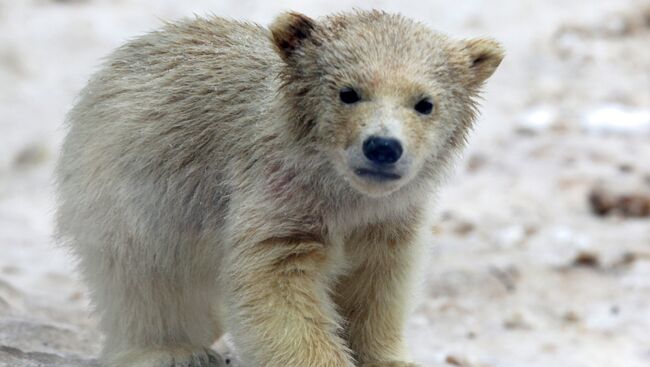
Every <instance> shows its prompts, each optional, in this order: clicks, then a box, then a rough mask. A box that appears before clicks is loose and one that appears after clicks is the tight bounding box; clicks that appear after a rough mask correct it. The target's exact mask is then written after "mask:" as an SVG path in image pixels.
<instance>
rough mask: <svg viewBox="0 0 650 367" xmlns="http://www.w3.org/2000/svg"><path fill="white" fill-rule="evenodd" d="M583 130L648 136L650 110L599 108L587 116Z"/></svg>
mask: <svg viewBox="0 0 650 367" xmlns="http://www.w3.org/2000/svg"><path fill="white" fill-rule="evenodd" d="M648 88H650V86H648ZM583 128H584V129H585V130H587V131H588V132H592V133H602V134H606V133H614V134H616V133H618V134H648V133H650V109H647V110H644V109H631V108H627V107H625V106H621V105H608V106H602V107H598V108H596V109H594V110H593V111H591V112H589V113H588V114H587V116H586V118H585V120H584V122H583Z"/></svg>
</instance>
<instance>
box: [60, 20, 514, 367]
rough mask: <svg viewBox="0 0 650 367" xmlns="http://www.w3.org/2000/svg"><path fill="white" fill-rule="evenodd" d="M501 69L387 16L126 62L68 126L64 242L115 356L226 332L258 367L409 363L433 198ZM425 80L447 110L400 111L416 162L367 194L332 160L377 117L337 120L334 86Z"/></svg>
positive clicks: (227, 24) (172, 30)
mask: <svg viewBox="0 0 650 367" xmlns="http://www.w3.org/2000/svg"><path fill="white" fill-rule="evenodd" d="M397 55H401V57H397ZM501 58H502V51H501V50H500V48H499V46H498V44H496V43H495V42H494V41H490V40H479V41H471V42H467V41H455V40H451V39H449V38H447V37H446V36H443V35H440V34H438V33H434V32H432V31H430V30H428V29H427V28H426V27H424V26H422V25H420V24H418V23H415V22H413V21H410V20H408V19H406V18H403V17H401V16H398V15H389V14H385V13H382V12H355V13H345V14H337V15H333V16H330V17H326V18H323V19H319V20H312V19H310V18H307V17H305V16H303V15H300V14H296V13H287V14H283V15H281V16H280V17H279V18H278V19H277V20H276V21H275V22H274V23H273V24H272V25H271V27H270V30H267V29H266V28H263V27H261V26H258V25H255V24H250V23H242V22H234V21H230V20H225V19H222V18H217V17H214V18H209V19H202V18H197V19H192V20H186V21H182V22H179V23H170V24H167V25H166V26H165V27H164V28H163V29H161V30H159V31H156V32H152V33H149V34H147V35H145V36H142V37H140V38H137V39H135V40H133V41H131V42H129V43H127V44H126V45H124V46H122V47H121V48H119V49H118V50H117V51H115V52H114V53H113V54H112V55H111V56H110V57H109V58H108V59H107V61H106V62H105V65H104V67H103V68H102V70H101V71H100V72H98V73H97V74H96V75H95V76H93V78H92V80H90V82H89V83H88V86H87V87H86V88H85V89H84V90H83V91H82V93H81V96H80V98H79V100H78V102H77V104H76V105H75V107H74V108H73V109H72V111H70V113H69V115H68V119H67V123H68V127H69V132H68V135H67V137H66V139H65V143H64V145H63V149H62V154H61V157H60V161H59V165H58V170H57V177H58V188H59V209H58V215H57V218H58V228H59V234H60V237H61V239H62V240H63V241H65V242H66V243H67V244H68V245H69V246H70V247H71V248H72V249H73V251H74V253H75V254H76V255H77V256H78V258H79V265H80V270H81V272H82V274H83V276H84V278H85V280H86V282H87V283H88V285H89V288H90V290H91V293H92V298H93V302H94V305H95V308H96V310H97V312H98V313H99V315H100V317H101V328H102V330H103V331H104V332H105V334H106V342H105V346H104V351H103V360H104V363H105V364H106V365H107V366H111V367H113V366H115V367H117V366H129V365H138V366H146V367H153V366H173V365H174V363H176V364H177V365H181V364H179V363H180V362H174V361H182V360H187V361H190V360H191V358H190V359H188V358H189V357H188V356H191V355H192V354H193V353H194V354H197V353H198V354H197V355H201V356H204V354H202V353H203V352H204V349H203V348H204V347H208V346H210V345H211V344H212V342H213V341H214V340H215V339H216V338H218V337H220V336H221V335H222V334H223V333H224V332H226V331H228V332H230V333H231V334H232V336H233V338H234V341H235V344H236V346H237V349H238V351H239V353H240V354H241V355H242V357H243V359H244V362H245V363H249V365H250V366H269V367H276V366H277V367H280V366H283V367H284V366H305V367H315V366H319V367H321V366H332V367H339V366H353V365H363V366H381V367H388V366H408V365H410V364H408V363H407V362H400V361H407V360H408V356H407V353H406V346H405V345H404V342H403V338H402V334H403V330H402V327H403V324H404V320H405V317H406V312H407V309H408V302H407V299H408V298H410V296H409V292H411V284H413V280H414V279H415V278H416V273H417V269H418V266H417V262H418V259H421V258H422V252H423V251H424V250H425V248H424V245H423V241H421V240H420V239H421V236H422V233H423V232H422V229H423V228H424V227H423V224H424V222H425V216H424V210H425V207H426V205H425V203H426V202H427V198H428V197H430V195H431V193H432V191H433V189H435V187H436V186H437V185H438V184H439V181H440V180H441V178H443V177H444V174H445V171H446V170H447V168H448V166H449V163H450V162H451V161H452V159H453V157H454V155H455V154H456V153H457V152H459V150H460V148H462V146H463V145H464V142H465V137H466V133H467V131H468V130H469V129H470V127H471V124H472V121H473V119H474V116H475V110H476V105H475V102H474V101H475V98H476V96H477V94H478V91H479V88H480V86H481V84H482V83H483V81H484V80H485V79H486V78H487V77H488V76H489V75H490V74H491V73H492V72H493V71H494V69H495V68H496V66H497V65H498V63H499V62H500V60H501ZM366 59H372V60H375V62H374V63H373V64H372V65H365V64H364V62H365V60H366ZM411 75H420V78H422V83H424V84H427V85H428V86H429V87H430V89H431V90H432V91H433V92H434V93H435V97H434V98H435V100H436V103H437V104H436V112H435V113H436V116H435V117H431V121H430V122H431V123H429V124H425V123H419V124H418V123H417V121H418V120H414V119H415V118H414V117H409V116H410V115H404V116H405V118H404V125H405V126H406V132H407V136H408V139H409V141H410V143H411V144H412V146H413V147H414V148H413V152H414V153H413V154H415V155H417V157H419V159H420V161H421V162H422V163H421V165H420V167H419V169H418V170H417V172H416V173H415V174H414V176H413V177H412V178H411V179H410V180H409V182H408V183H406V184H404V185H403V186H401V187H399V188H396V189H395V190H394V191H392V192H389V193H386V194H382V195H379V196H380V197H377V195H374V194H373V195H366V194H364V193H363V192H360V191H359V190H357V189H355V188H353V187H351V184H350V182H349V180H347V179H346V178H345V177H343V176H342V175H341V174H340V167H339V168H337V164H339V163H340V162H337V160H336V158H335V157H336V156H335V155H333V154H332V152H333V150H334V149H335V148H337V147H341V146H346V144H347V145H349V144H351V141H352V140H353V139H352V138H353V137H354V136H357V135H358V134H359V131H360V130H361V129H362V128H363V126H361V125H359V124H358V122H359V121H364V119H367V118H369V117H368V116H369V115H368V114H369V113H371V112H372V111H367V110H363V109H359V110H357V112H352V111H348V110H342V109H341V107H340V106H338V107H337V103H338V100H337V97H336V93H337V91H338V88H339V87H340V85H341V83H342V82H343V83H344V82H348V80H352V79H354V80H355V81H356V82H358V83H362V84H364V88H366V90H372V91H378V92H377V93H380V92H379V91H382V92H381V93H384V92H386V93H390V91H399V93H400V95H408V94H409V93H414V90H413V89H412V88H413V86H412V83H411V81H410V80H408V81H407V79H408V78H407V79H404V78H403V76H408V77H410V76H411ZM351 78H352V79H351ZM431 80H434V81H435V83H433V84H432V83H430V81H431ZM330 97H331V98H330ZM355 121H356V122H355ZM207 360H208V359H206V358H205V357H201V358H198V359H196V360H195V361H194V362H191V361H190V362H191V363H190V362H187V363H188V364H189V365H196V366H203V365H206V366H207V365H208V364H207V363H208V362H206V361H207ZM201 361H203V362H201ZM183 363H185V362H183ZM192 363H194V364H192ZM211 363H214V362H211Z"/></svg>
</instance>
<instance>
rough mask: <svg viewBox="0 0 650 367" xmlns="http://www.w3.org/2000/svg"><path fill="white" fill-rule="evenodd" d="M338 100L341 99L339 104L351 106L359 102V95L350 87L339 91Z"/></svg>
mask: <svg viewBox="0 0 650 367" xmlns="http://www.w3.org/2000/svg"><path fill="white" fill-rule="evenodd" d="M339 98H341V102H343V103H345V104H353V103H357V102H359V101H360V100H361V97H360V96H359V93H357V91H356V90H354V89H353V88H350V87H346V88H343V89H341V90H340V91H339Z"/></svg>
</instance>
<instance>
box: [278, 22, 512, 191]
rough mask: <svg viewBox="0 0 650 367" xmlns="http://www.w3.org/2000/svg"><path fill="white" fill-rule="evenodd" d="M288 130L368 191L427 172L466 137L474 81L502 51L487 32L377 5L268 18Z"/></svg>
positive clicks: (476, 85)
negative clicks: (447, 29) (452, 32)
mask: <svg viewBox="0 0 650 367" xmlns="http://www.w3.org/2000/svg"><path fill="white" fill-rule="evenodd" d="M270 29H271V39H272V42H273V44H274V47H275V49H276V52H277V53H278V54H279V55H280V57H281V59H282V60H283V62H284V66H283V69H282V73H281V79H282V87H281V91H280V93H281V96H282V98H283V103H284V105H285V107H286V110H287V113H288V117H289V120H290V123H291V124H292V128H293V132H295V133H296V138H298V139H308V140H309V141H310V142H312V143H314V144H315V145H316V146H317V147H318V149H320V150H322V151H323V152H324V153H325V156H326V157H327V159H328V160H329V162H330V163H331V165H332V166H333V167H334V168H335V170H336V171H337V172H338V174H340V175H342V176H343V178H344V179H346V181H348V182H349V183H350V185H351V186H352V187H353V188H355V189H356V190H357V191H359V192H361V193H363V194H365V195H370V196H374V197H378V196H384V195H388V194H389V193H391V192H394V191H396V190H399V189H400V188H401V187H403V186H404V185H405V184H406V183H408V182H410V181H412V180H413V179H414V178H416V177H418V176H422V177H426V176H433V175H435V174H436V173H437V172H438V171H439V170H440V169H441V167H440V166H441V165H444V164H445V162H447V161H448V158H449V157H450V156H451V155H453V154H454V152H457V151H458V150H459V148H460V147H462V146H463V144H464V142H465V137H466V134H467V132H468V131H469V129H470V128H471V125H472V122H473V120H474V117H475V112H476V106H477V104H476V99H477V97H478V95H479V93H480V88H481V86H482V84H483V82H484V81H485V80H486V79H487V78H488V77H489V76H490V75H492V73H493V72H494V71H495V69H496V68H497V66H498V65H499V63H500V62H501V60H502V59H503V50H502V48H501V46H500V45H499V44H498V43H497V42H495V41H492V40H489V39H472V40H453V39H451V38H448V37H446V36H444V35H441V34H439V33H436V32H434V31H432V30H430V29H428V28H427V27H425V26H424V25H422V24H420V23H417V22H414V21H412V20H409V19H407V18H405V17H402V16H400V15H392V14H387V13H383V12H379V11H370V12H362V11H358V12H353V13H346V14H337V15H334V16H329V17H326V18H323V19H319V20H314V19H311V18H308V17H306V16H305V15H302V14H298V13H285V14H282V15H281V16H279V17H278V18H277V19H276V20H275V22H274V23H273V24H272V25H271V27H270Z"/></svg>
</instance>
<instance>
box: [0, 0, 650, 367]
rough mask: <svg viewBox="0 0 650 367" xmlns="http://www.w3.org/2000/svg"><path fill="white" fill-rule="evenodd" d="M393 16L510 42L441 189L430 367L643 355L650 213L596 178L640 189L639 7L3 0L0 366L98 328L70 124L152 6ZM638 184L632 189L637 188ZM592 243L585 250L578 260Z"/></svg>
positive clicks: (82, 344) (51, 361) (592, 362)
mask: <svg viewBox="0 0 650 367" xmlns="http://www.w3.org/2000/svg"><path fill="white" fill-rule="evenodd" d="M353 6H356V7H360V8H382V9H385V10H388V11H399V12H402V13H404V14H405V15H407V16H410V17H413V18H416V19H418V20H421V21H422V22H424V23H426V24H427V25H429V26H431V27H433V28H435V29H438V30H441V31H444V32H447V33H450V34H453V35H456V36H459V37H471V36H490V37H494V38H496V39H498V40H500V41H501V42H503V43H504V46H505V49H506V50H507V56H506V59H505V60H504V62H503V64H502V66H501V67H500V69H499V70H498V71H497V73H496V74H495V76H494V77H493V78H492V79H491V80H490V81H489V82H488V83H487V86H486V90H485V93H484V95H483V103H482V104H483V107H482V109H481V110H482V114H481V117H480V119H479V121H478V124H477V126H476V129H475V132H474V134H473V135H472V136H471V138H470V146H469V148H468V151H467V153H466V154H465V156H464V158H463V159H461V160H460V161H459V162H458V165H457V172H456V174H455V175H454V176H453V177H451V178H450V179H449V182H448V183H447V184H446V186H445V187H444V188H443V189H442V190H441V192H440V193H439V197H438V200H437V203H436V205H435V212H436V213H437V214H436V220H435V223H432V233H433V235H432V237H431V248H432V254H431V256H430V258H428V259H427V266H426V268H427V277H426V278H425V279H424V285H423V292H422V297H421V299H422V301H421V302H420V303H419V304H418V306H417V308H416V310H415V311H414V312H413V314H412V315H411V317H410V319H409V323H408V329H407V333H406V335H407V339H408V340H409V344H410V347H411V351H412V355H413V357H414V359H415V360H416V361H418V362H419V363H421V364H423V365H425V366H434V365H435V366H452V365H462V366H464V367H479V366H480V367H511V366H512V367H521V366H527V367H547V366H557V367H580V366H585V367H586V366H588V367H642V366H643V367H645V366H648V365H650V333H649V332H648V330H650V219H648V218H634V219H633V218H622V217H609V218H603V217H598V216H595V215H594V214H592V212H591V211H590V209H589V206H588V201H587V196H588V193H589V191H590V190H591V189H592V188H593V187H595V186H600V185H605V186H606V187H614V188H620V189H623V188H626V187H627V186H628V184H629V183H631V184H632V185H633V186H634V187H636V189H635V190H638V192H642V193H647V192H648V191H650V159H648V157H650V144H649V143H650V134H649V133H650V88H649V86H650V72H649V70H650V53H649V52H648V47H647V44H648V39H650V26H649V25H648V23H647V19H650V3H648V1H647V0H619V1H600V2H594V1H588V0H572V1H566V0H548V1H544V2H524V1H515V0H491V1H487V0H468V1H463V2H458V3H453V4H452V3H450V2H446V1H442V0H435V1H427V2H423V1H401V2H388V1H383V0H374V1H370V2H361V1H351V2H350V1H333V0H330V1H320V0H314V1H288V0H282V1H276V2H270V1H267V2H262V1H259V0H251V1H212V0H187V1H183V2H180V1H171V0H139V1H135V0H76V1H74V0H68V1H64V0H21V1H11V0H0V367H5V366H11V367H16V366H18V367H20V366H37V365H50V366H85V365H92V363H93V362H92V361H93V358H95V357H96V355H97V353H98V351H99V346H100V341H101V336H100V335H99V333H98V331H97V327H96V323H97V320H96V318H95V316H94V315H92V314H91V313H90V312H89V310H90V309H89V306H88V297H87V289H85V287H84V285H83V284H82V283H81V282H80V281H79V279H78V277H77V275H76V273H75V272H74V261H73V259H71V258H70V257H69V256H68V254H67V253H66V252H65V251H64V250H63V249H61V248H59V247H57V246H56V245H55V244H54V241H53V240H52V214H53V211H54V194H53V190H52V186H51V183H52V178H51V173H52V170H53V166H54V162H55V160H56V156H57V154H58V149H59V145H60V142H61V139H62V136H63V132H64V131H63V130H62V125H61V124H62V121H63V118H64V115H65V113H66V111H67V110H68V109H69V108H70V106H71V105H72V103H73V101H74V96H75V94H76V93H77V92H78V91H79V89H80V88H82V87H83V85H84V83H85V81H86V80H87V78H88V77H89V75H90V74H91V73H92V71H93V70H96V67H97V65H99V63H100V61H101V58H102V57H103V56H104V55H106V54H107V53H108V52H110V50H111V49H113V48H115V47H117V46H118V45H120V44H121V43H123V42H125V41H126V40H128V39H129V38H131V37H133V36H135V35H137V34H140V33H142V32H146V31H147V30H151V29H155V28H156V27H158V26H160V25H161V24H162V21H161V20H162V19H177V18H180V17H183V16H191V15H192V14H194V13H196V14H210V13H213V14H217V15H223V16H228V17H232V18H237V19H249V20H253V21H257V22H260V23H263V24H268V23H269V22H270V21H271V19H272V17H273V16H275V15H276V14H278V13H279V12H280V11H282V10H287V9H293V10H298V11H301V12H304V13H306V14H309V15H312V16H319V15H323V14H327V13H331V12H335V11H341V10H345V9H350V8H351V7H353ZM635 192H636V191H635ZM584 253H587V254H589V255H590V256H593V257H594V259H595V260H597V261H594V263H593V264H589V263H588V262H587V263H583V264H580V262H579V261H577V257H578V256H579V255H580V254H584Z"/></svg>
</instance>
